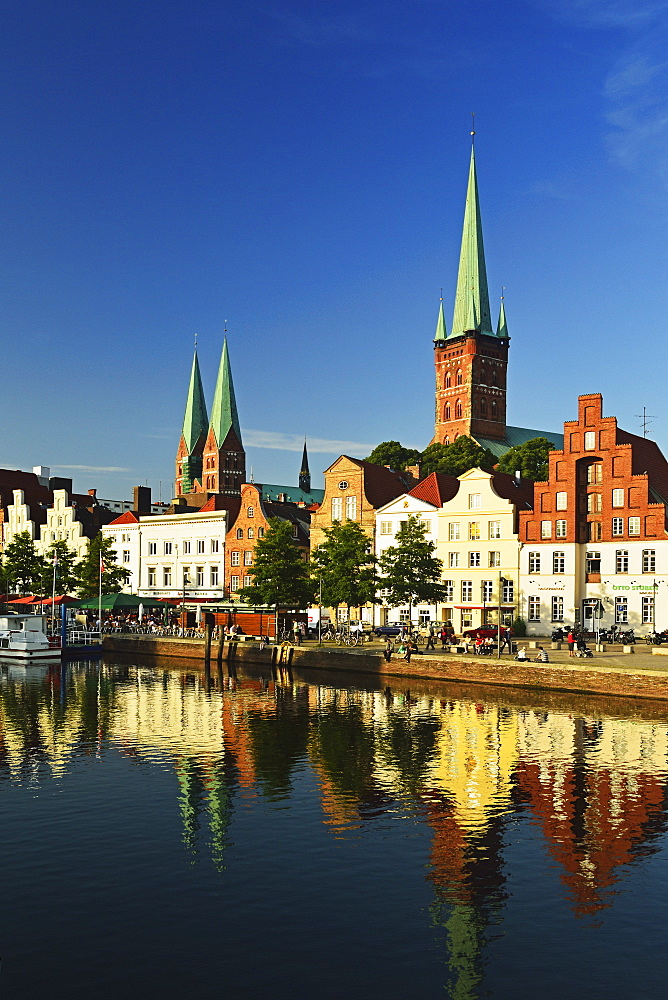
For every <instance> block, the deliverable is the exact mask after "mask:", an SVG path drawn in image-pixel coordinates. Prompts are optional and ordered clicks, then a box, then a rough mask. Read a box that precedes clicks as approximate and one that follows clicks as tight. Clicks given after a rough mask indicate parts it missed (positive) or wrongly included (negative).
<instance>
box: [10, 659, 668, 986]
mask: <svg viewBox="0 0 668 1000" xmlns="http://www.w3.org/2000/svg"><path fill="white" fill-rule="evenodd" d="M545 697H546V698H549V704H548V705H545V704H540V703H539V702H537V701H536V697H535V696H533V695H530V694H528V693H521V692H511V691H505V692H504V691H496V692H495V691H491V690H487V691H483V690H482V689H475V688H469V689H465V688H461V687H457V686H452V685H449V686H446V687H439V686H438V685H434V684H432V685H427V684H422V685H419V684H418V683H417V682H415V683H414V684H413V685H412V686H411V688H410V690H409V689H408V683H407V682H404V681H398V682H397V685H396V687H392V688H391V689H385V688H382V687H377V686H374V685H373V683H372V682H371V683H369V682H368V681H364V680H362V681H361V682H360V684H359V686H344V684H342V681H341V678H338V679H335V680H332V679H331V678H327V677H324V676H322V675H321V676H318V675H315V674H312V675H309V676H307V677H304V676H300V675H295V676H294V677H284V678H283V679H282V680H281V681H279V682H275V681H273V680H272V679H271V678H270V677H269V678H266V677H262V676H261V675H260V673H255V674H254V673H252V672H249V673H246V674H243V675H242V674H241V673H240V674H239V676H238V677H237V678H236V680H235V681H234V680H230V679H228V678H226V677H225V678H223V677H221V678H214V679H213V682H212V683H211V684H210V685H207V684H206V683H205V680H204V678H203V677H202V676H201V675H195V674H188V673H184V672H182V671H178V670H169V669H151V668H147V667H140V666H136V665H130V666H128V665H121V664H113V663H105V664H104V665H103V666H101V667H98V666H97V665H95V664H92V665H86V664H78V665H74V666H72V667H70V668H68V670H67V672H66V673H64V674H61V672H60V670H59V669H56V670H51V669H49V670H47V669H46V668H44V669H42V668H37V667H34V668H29V669H28V670H27V671H21V670H16V669H15V668H13V667H10V668H7V667H3V668H2V672H1V673H0V830H1V836H2V840H1V847H2V849H1V851H0V886H1V890H2V891H1V896H0V958H1V962H2V965H1V969H0V997H1V998H2V1000H5V998H15V997H16V998H21V1000H31V998H33V997H40V998H43V997H44V996H48V997H50V998H55V1000H58V998H61V997H63V998H65V997H67V998H68V1000H76V998H79V997H81V998H83V997H86V998H90V997H95V998H96V1000H106V998H119V1000H120V998H127V997H132V998H134V997H149V996H151V997H152V996H159V997H161V998H163V1000H169V998H179V1000H182V998H190V997H198V998H209V997H216V998H218V997H220V998H232V1000H244V998H257V997H272V998H279V1000H280V998H283V997H285V998H287V997H290V998H294V1000H302V998H310V997H317V998H318V1000H329V998H332V1000H334V998H336V1000H341V998H357V997H360V998H362V997H364V998H375V997H382V998H384V1000H393V998H395V997H396V998H400V997H401V998H403V997H405V996H406V995H410V996H414V997H419V998H431V997H445V998H448V997H451V998H454V1000H474V998H475V1000H477V998H482V997H493V998H503V1000H505V998H509V1000H510V998H512V1000H524V998H527V1000H528V998H532V1000H533V998H535V996H536V995H539V996H540V997H541V1000H543V998H551V997H555V998H556V997H559V998H563V997H565V996H566V997H568V998H569V1000H579V998H585V997H586V998H587V1000H591V998H592V997H594V998H598V997H601V998H606V1000H614V998H620V1000H621V998H624V1000H627V998H628V997H630V996H633V997H634V998H645V997H648V998H649V997H652V998H655V997H663V996H664V994H665V979H666V973H667V972H668V959H666V955H665V949H664V948H663V939H664V929H665V926H666V921H667V920H668V912H667V910H668V903H667V901H666V900H667V897H666V891H665V890H666V885H667V882H668V853H667V851H666V847H667V838H666V827H667V823H668V812H667V808H666V805H667V803H666V772H667V766H668V765H667V761H668V756H667V754H668V724H667V723H666V710H665V708H664V706H662V705H656V706H655V705H652V704H650V703H641V702H628V703H624V702H619V701H616V702H614V703H610V702H605V701H600V700H592V699H589V700H586V701H583V700H577V699H576V698H569V697H566V696H547V695H546V696H545ZM667 707H668V706H667Z"/></svg>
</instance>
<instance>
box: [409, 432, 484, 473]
mask: <svg viewBox="0 0 668 1000" xmlns="http://www.w3.org/2000/svg"><path fill="white" fill-rule="evenodd" d="M495 464H496V458H495V457H494V455H493V454H492V452H491V451H490V450H489V448H482V447H481V446H480V445H479V444H476V443H475V441H473V440H472V439H471V438H470V437H466V435H465V434H462V435H460V437H458V438H457V440H456V441H453V442H452V444H440V443H439V442H437V441H435V442H434V443H433V444H430V445H429V446H428V447H427V448H425V450H424V451H423V453H422V475H423V476H428V475H429V474H430V473H431V472H444V473H446V475H449V476H461V475H462V473H464V472H468V471H469V469H489V470H491V469H493V468H494V466H495Z"/></svg>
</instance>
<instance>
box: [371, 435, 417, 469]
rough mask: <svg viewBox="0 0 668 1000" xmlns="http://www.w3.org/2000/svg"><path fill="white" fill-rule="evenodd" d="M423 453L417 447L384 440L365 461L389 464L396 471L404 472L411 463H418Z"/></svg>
mask: <svg viewBox="0 0 668 1000" xmlns="http://www.w3.org/2000/svg"><path fill="white" fill-rule="evenodd" d="M421 458H422V453H421V452H419V451H418V450H417V448H404V447H403V446H402V445H401V444H400V443H399V442H398V441H383V442H382V444H378V445H376V447H375V448H374V449H373V451H372V452H371V454H370V455H369V457H368V458H365V459H364V461H365V462H373V463H374V465H389V466H390V468H391V469H394V470H395V472H403V471H404V470H405V469H406V467H407V466H409V465H417V463H418V462H419V461H420V459H421Z"/></svg>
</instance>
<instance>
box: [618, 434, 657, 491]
mask: <svg viewBox="0 0 668 1000" xmlns="http://www.w3.org/2000/svg"><path fill="white" fill-rule="evenodd" d="M617 443H618V444H630V445H631V447H632V455H633V460H632V473H633V475H634V476H642V475H648V476H649V482H650V487H651V488H652V489H653V490H654V491H655V492H656V493H658V495H659V497H660V499H661V502H662V503H668V462H666V459H665V458H664V455H663V453H662V452H661V449H660V448H659V446H658V445H657V444H655V443H654V441H650V440H649V439H648V438H642V437H639V436H638V435H637V434H630V433H629V432H628V431H623V430H621V428H619V427H618V428H617Z"/></svg>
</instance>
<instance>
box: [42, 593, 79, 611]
mask: <svg viewBox="0 0 668 1000" xmlns="http://www.w3.org/2000/svg"><path fill="white" fill-rule="evenodd" d="M51 601H52V599H51V598H50V597H47V599H46V600H45V601H43V602H42V603H43V605H44V607H45V608H46V607H49V608H50V607H51ZM53 603H54V604H55V606H56V607H57V608H59V607H60V606H61V604H78V603H79V602H78V601H77V599H76V597H70V595H69V594H56V599H55V601H53Z"/></svg>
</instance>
